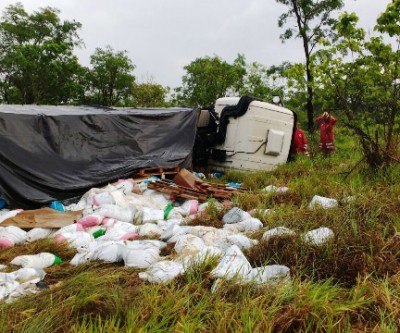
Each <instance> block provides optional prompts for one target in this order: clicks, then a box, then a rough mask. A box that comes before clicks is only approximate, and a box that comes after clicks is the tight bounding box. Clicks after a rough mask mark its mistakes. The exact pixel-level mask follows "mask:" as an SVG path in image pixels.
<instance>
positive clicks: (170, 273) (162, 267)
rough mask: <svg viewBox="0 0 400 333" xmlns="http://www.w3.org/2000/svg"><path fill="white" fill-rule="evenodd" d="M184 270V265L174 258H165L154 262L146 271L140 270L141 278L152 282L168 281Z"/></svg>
mask: <svg viewBox="0 0 400 333" xmlns="http://www.w3.org/2000/svg"><path fill="white" fill-rule="evenodd" d="M183 272H184V269H183V265H182V264H181V263H179V262H176V261H172V260H163V261H159V262H156V263H154V264H152V265H151V266H150V267H149V268H148V269H147V270H146V272H140V273H139V278H141V279H142V280H146V281H149V282H151V283H167V282H169V281H171V280H173V279H174V278H175V277H177V276H178V275H179V274H182V273H183Z"/></svg>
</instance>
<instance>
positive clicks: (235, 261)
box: [211, 245, 252, 282]
mask: <svg viewBox="0 0 400 333" xmlns="http://www.w3.org/2000/svg"><path fill="white" fill-rule="evenodd" d="M251 269H252V268H251V265H250V263H249V262H248V261H247V259H246V257H245V256H244V254H243V253H242V251H240V249H239V248H238V247H237V246H236V245H232V246H231V247H230V248H229V249H228V250H226V252H225V254H224V256H223V257H222V259H221V260H220V262H219V264H218V266H217V267H215V268H214V269H213V270H212V271H211V276H212V277H214V278H224V279H225V280H228V281H229V280H232V279H235V280H236V281H239V282H245V281H247V280H248V277H249V273H250V272H251Z"/></svg>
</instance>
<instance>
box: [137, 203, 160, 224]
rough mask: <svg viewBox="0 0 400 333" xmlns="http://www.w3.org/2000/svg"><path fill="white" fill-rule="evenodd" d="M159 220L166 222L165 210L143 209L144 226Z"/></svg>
mask: <svg viewBox="0 0 400 333" xmlns="http://www.w3.org/2000/svg"><path fill="white" fill-rule="evenodd" d="M158 220H164V210H163V209H154V208H148V207H143V219H142V221H143V224H144V223H149V222H157V221H158Z"/></svg>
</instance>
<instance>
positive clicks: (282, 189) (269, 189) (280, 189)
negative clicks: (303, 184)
mask: <svg viewBox="0 0 400 333" xmlns="http://www.w3.org/2000/svg"><path fill="white" fill-rule="evenodd" d="M262 190H263V191H264V192H276V193H285V192H287V191H289V188H288V187H285V186H280V187H277V186H274V185H268V186H267V187H264V188H263V189H262Z"/></svg>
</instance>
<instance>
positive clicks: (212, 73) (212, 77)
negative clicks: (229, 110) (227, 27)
mask: <svg viewBox="0 0 400 333" xmlns="http://www.w3.org/2000/svg"><path fill="white" fill-rule="evenodd" d="M184 69H185V70H186V75H184V76H183V78H182V83H183V86H182V87H180V88H177V89H176V90H175V93H176V97H175V98H176V100H177V103H179V104H187V105H196V106H207V105H211V104H213V103H214V102H215V100H216V99H218V98H220V97H223V96H225V94H226V92H227V90H228V89H232V90H234V91H239V90H240V89H241V88H242V87H243V78H244V76H245V74H246V69H245V59H244V56H242V55H238V56H237V58H236V59H235V61H234V62H233V64H229V63H228V62H226V61H224V60H222V59H221V58H220V57H218V56H214V57H208V56H207V57H204V58H197V59H196V60H194V61H192V62H191V63H190V64H189V65H187V66H185V67H184Z"/></svg>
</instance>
